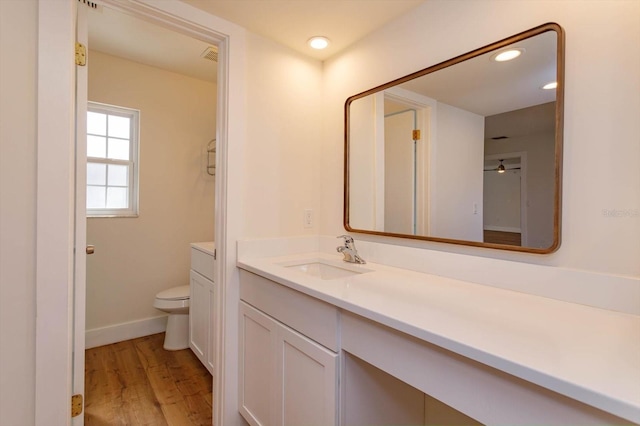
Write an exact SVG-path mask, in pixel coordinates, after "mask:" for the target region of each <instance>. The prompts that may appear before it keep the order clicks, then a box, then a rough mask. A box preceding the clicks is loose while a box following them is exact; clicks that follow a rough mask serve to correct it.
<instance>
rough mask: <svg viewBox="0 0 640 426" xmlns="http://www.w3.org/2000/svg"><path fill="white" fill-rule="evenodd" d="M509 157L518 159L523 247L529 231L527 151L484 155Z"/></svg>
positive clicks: (490, 158) (488, 158) (492, 158)
mask: <svg viewBox="0 0 640 426" xmlns="http://www.w3.org/2000/svg"><path fill="white" fill-rule="evenodd" d="M511 158H518V159H519V160H520V240H521V241H520V244H521V245H522V246H523V247H526V246H527V244H528V241H529V232H528V231H527V228H528V223H527V203H528V201H527V153H526V152H525V151H521V152H507V153H502V154H487V155H485V156H484V160H500V159H502V160H507V159H511ZM483 204H484V200H483ZM483 230H484V224H483Z"/></svg>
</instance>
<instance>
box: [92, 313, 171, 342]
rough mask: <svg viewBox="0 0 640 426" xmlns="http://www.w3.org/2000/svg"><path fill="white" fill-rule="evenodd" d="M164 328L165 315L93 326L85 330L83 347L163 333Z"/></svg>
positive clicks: (165, 323)
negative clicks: (105, 325) (98, 326)
mask: <svg viewBox="0 0 640 426" xmlns="http://www.w3.org/2000/svg"><path fill="white" fill-rule="evenodd" d="M166 329H167V315H162V316H159V317H153V318H146V319H143V320H139V321H131V322H124V323H121V324H115V325H110V326H107V327H100V328H94V329H91V330H87V331H86V332H85V348H86V349H90V348H95V347H98V346H104V345H110V344H111V343H117V342H122V341H124V340H130V339H136V338H138V337H143V336H148V335H150V334H156V333H163V332H164V331H165V330H166Z"/></svg>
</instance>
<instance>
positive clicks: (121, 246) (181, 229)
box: [86, 51, 216, 330]
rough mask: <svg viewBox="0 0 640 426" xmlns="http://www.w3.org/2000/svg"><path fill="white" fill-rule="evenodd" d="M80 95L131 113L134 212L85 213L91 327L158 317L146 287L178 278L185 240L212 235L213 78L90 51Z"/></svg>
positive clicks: (183, 276)
mask: <svg viewBox="0 0 640 426" xmlns="http://www.w3.org/2000/svg"><path fill="white" fill-rule="evenodd" d="M89 100H90V101H94V102H101V103H106V104H111V105H118V106H123V107H127V108H133V109H138V110H140V176H139V178H140V194H139V195H140V196H139V199H140V203H139V207H140V215H139V217H137V218H89V219H88V220H87V241H88V242H89V243H90V244H93V245H95V246H96V252H95V254H93V255H92V256H89V257H87V317H86V318H87V329H88V330H91V329H96V328H101V327H107V326H111V325H115V324H120V323H125V322H131V321H138V320H142V319H146V318H150V317H154V316H159V315H164V313H163V312H161V311H159V310H157V309H155V308H153V307H152V303H153V300H154V297H155V294H156V293H157V292H158V291H160V290H163V289H167V288H169V287H174V286H177V285H187V284H188V283H189V268H190V266H189V265H190V251H189V243H190V242H197V241H212V240H213V238H214V233H213V224H214V183H215V178H214V177H212V176H209V175H208V174H207V172H206V146H207V143H208V142H209V141H210V140H211V139H213V138H214V137H215V135H216V121H215V119H216V85H215V84H214V83H212V82H208V81H203V80H198V79H195V78H192V77H188V76H184V75H181V74H176V73H174V72H170V71H165V70H162V69H160V68H155V67H151V66H147V65H143V64H140V63H136V62H132V61H128V60H125V59H122V58H117V57H115V56H111V55H107V54H104V53H101V52H97V51H90V52H89Z"/></svg>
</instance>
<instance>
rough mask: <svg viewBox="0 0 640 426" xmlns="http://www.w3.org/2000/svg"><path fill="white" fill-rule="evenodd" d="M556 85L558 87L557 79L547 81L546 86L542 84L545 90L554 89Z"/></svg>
mask: <svg viewBox="0 0 640 426" xmlns="http://www.w3.org/2000/svg"><path fill="white" fill-rule="evenodd" d="M556 87H558V82H557V81H552V82H550V83H547V84H545V85H544V86H542V88H543V89H544V90H552V89H555V88H556Z"/></svg>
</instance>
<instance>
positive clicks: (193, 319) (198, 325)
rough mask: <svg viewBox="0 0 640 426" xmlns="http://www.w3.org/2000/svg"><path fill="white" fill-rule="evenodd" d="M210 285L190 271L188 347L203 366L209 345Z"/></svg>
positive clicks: (209, 282)
mask: <svg viewBox="0 0 640 426" xmlns="http://www.w3.org/2000/svg"><path fill="white" fill-rule="evenodd" d="M212 285H213V283H212V282H211V281H209V280H208V279H206V278H205V277H203V276H202V275H200V274H199V273H197V272H195V271H193V270H191V289H190V295H191V297H190V299H189V303H190V306H189V347H190V348H191V350H192V351H193V353H195V354H196V356H197V357H198V359H199V360H200V362H202V364H204V365H205V366H206V365H207V353H208V344H209V323H210V315H209V306H210V301H209V297H210V292H209V288H210V287H211V286H212Z"/></svg>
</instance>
